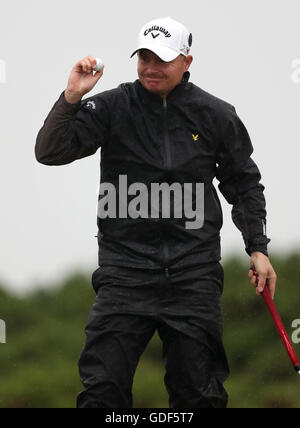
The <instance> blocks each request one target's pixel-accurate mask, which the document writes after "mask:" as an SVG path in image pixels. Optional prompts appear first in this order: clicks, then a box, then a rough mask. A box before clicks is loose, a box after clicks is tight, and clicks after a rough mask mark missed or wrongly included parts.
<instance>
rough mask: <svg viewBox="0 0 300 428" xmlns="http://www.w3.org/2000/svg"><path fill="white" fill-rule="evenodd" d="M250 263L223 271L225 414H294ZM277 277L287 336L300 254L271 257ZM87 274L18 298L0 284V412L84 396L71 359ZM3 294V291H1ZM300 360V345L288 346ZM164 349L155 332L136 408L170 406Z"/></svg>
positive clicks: (299, 390) (138, 379) (281, 356)
mask: <svg viewBox="0 0 300 428" xmlns="http://www.w3.org/2000/svg"><path fill="white" fill-rule="evenodd" d="M248 260H249V259H248V258H247V260H246V259H239V258H235V257H231V258H230V259H228V260H226V261H224V262H223V263H222V264H223V266H224V270H225V288H224V295H223V311H224V322H225V325H224V342H225V347H226V350H227V354H228V360H229V364H230V368H231V376H230V378H229V380H228V381H227V382H226V384H225V386H226V389H227V391H228V393H229V396H230V400H229V407H230V408H300V377H299V376H298V377H297V375H296V374H295V373H294V371H293V368H292V365H291V363H290V361H289V359H288V356H287V354H286V351H285V349H284V347H283V345H282V343H281V341H280V338H279V336H278V334H277V331H276V329H275V327H274V325H273V322H272V320H271V318H270V316H269V313H268V311H267V309H266V307H265V304H264V302H263V299H262V298H260V297H256V295H255V291H254V289H253V288H252V286H251V284H250V283H249V280H248V277H247V274H248V269H249V262H248ZM271 262H272V264H273V266H274V268H275V270H276V272H277V275H278V283H277V286H278V288H277V294H276V300H275V302H276V305H277V308H278V310H279V313H280V314H281V317H282V320H283V323H284V324H285V326H286V329H287V331H288V334H289V335H290V337H291V335H292V333H293V329H292V322H293V320H295V319H299V318H300V307H299V297H298V296H299V292H298V288H299V282H300V278H299V273H300V270H299V266H300V253H294V254H290V255H288V256H286V257H285V258H278V257H273V258H271ZM90 279H91V274H90V275H87V274H84V273H81V272H76V273H74V274H72V275H71V276H70V277H69V278H68V279H67V280H66V281H65V282H64V283H62V284H51V287H50V284H49V289H47V290H46V291H45V290H44V289H43V290H42V289H41V290H39V291H35V292H33V293H31V294H28V295H26V296H24V297H18V296H15V295H13V294H10V293H8V292H7V289H6V287H5V284H0V319H3V320H4V321H5V322H6V326H7V343H6V344H0V379H1V382H0V407H1V408H74V407H75V403H76V396H77V393H78V392H79V391H80V390H82V385H81V383H80V380H79V375H78V370H77V360H78V356H79V354H80V351H81V349H82V346H83V343H84V338H85V336H84V328H85V325H86V322H87V317H88V314H89V311H90V308H91V305H92V304H93V302H94V298H95V294H94V291H93V289H92V286H91V282H90ZM4 290H6V291H4ZM294 346H295V350H296V352H297V353H298V357H300V345H294ZM161 355H162V344H161V341H160V339H159V336H158V334H157V333H156V334H155V335H154V336H153V338H152V340H151V342H150V343H149V345H148V347H147V349H146V351H145V353H144V354H143V356H142V358H141V360H140V363H139V366H138V369H137V372H136V376H135V379H134V387H133V396H134V407H136V408H140V407H143V408H156V407H157V408H168V407H169V404H168V394H167V392H166V389H165V386H164V366H163V362H162V356H161Z"/></svg>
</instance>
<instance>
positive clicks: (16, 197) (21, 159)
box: [0, 0, 300, 292]
mask: <svg viewBox="0 0 300 428" xmlns="http://www.w3.org/2000/svg"><path fill="white" fill-rule="evenodd" d="M0 7H1V13H0V41H1V42H0V64H1V63H2V65H3V64H5V71H6V77H5V80H6V81H5V82H2V83H1V75H0V123H1V125H0V144H1V160H0V162H1V165H0V174H1V177H0V178H1V180H0V190H1V222H0V236H1V247H0V256H1V258H0V260H1V261H0V281H3V282H4V283H5V284H7V285H8V286H9V287H10V289H12V290H13V291H18V292H23V291H26V290H28V289H30V288H33V287H36V286H39V285H46V284H47V282H48V281H49V282H51V281H55V280H56V279H61V278H62V277H64V276H65V275H67V274H68V272H69V271H72V270H73V268H82V269H85V270H86V271H87V272H90V273H92V271H93V270H94V269H96V267H97V251H98V248H97V240H96V238H94V236H95V235H96V233H97V225H96V215H97V194H98V190H99V172H100V171H99V159H100V152H99V151H98V152H97V154H96V155H94V156H92V157H90V158H86V159H83V160H81V161H77V162H75V163H73V164H71V165H67V166H62V167H46V166H42V165H40V164H38V163H37V162H36V161H35V158H34V144H35V139H36V135H37V132H38V131H39V129H40V127H41V126H42V124H43V121H44V119H45V118H46V116H47V114H48V112H49V111H50V109H51V108H52V106H53V104H54V102H55V101H56V100H57V98H58V97H59V95H60V94H61V92H62V91H63V90H64V89H65V87H66V83H67V80H68V77H69V74H70V72H71V69H72V67H73V65H74V64H75V62H77V61H78V60H79V59H81V58H83V57H85V56H86V55H93V56H96V57H100V58H102V59H103V61H104V63H105V73H104V77H103V79H102V80H100V82H99V83H98V85H97V86H96V88H95V89H94V91H93V92H92V94H93V93H97V92H102V91H103V90H106V89H111V88H113V87H115V86H117V85H119V84H120V83H122V82H124V81H133V80H135V79H136V78H137V73H136V59H130V58H129V57H130V54H131V52H132V50H133V49H134V48H135V46H136V40H137V35H138V31H139V30H140V28H141V27H142V25H143V24H145V23H146V22H147V21H150V20H152V19H154V18H158V17H165V16H171V17H172V18H174V19H177V20H179V21H181V22H182V23H184V24H185V25H186V26H187V27H188V28H189V30H190V31H191V32H192V33H193V36H194V43H193V49H192V54H193V56H194V63H193V64H192V67H191V70H190V71H191V81H192V82H193V83H195V84H197V85H198V86H200V87H202V88H203V89H205V90H206V91H208V92H211V93H212V94H214V95H216V96H218V97H220V98H222V99H224V100H226V101H228V102H230V103H232V104H233V105H234V106H235V107H236V110H237V112H238V114H239V116H240V117H241V119H242V120H243V122H244V123H245V125H246V127H247V129H248V131H249V134H250V136H251V139H252V142H253V145H254V149H255V152H254V156H253V158H254V160H255V161H256V162H257V164H258V166H259V167H260V170H261V173H262V176H263V179H262V183H263V184H264V185H265V186H266V192H265V196H266V199H267V208H268V234H269V236H270V238H271V239H272V243H271V244H270V253H271V255H272V254H275V253H277V252H282V253H283V254H286V253H287V251H289V250H291V249H293V248H300V234H299V230H298V216H299V208H300V195H299V192H298V187H297V185H298V183H299V178H300V168H299V166H298V163H299V161H298V157H299V136H300V120H299V111H300V82H299V83H297V81H299V80H300V72H299V73H298V76H299V79H294V80H293V79H292V73H293V68H292V62H293V61H294V60H296V59H300V44H299V40H300V25H299V16H300V2H299V0H288V1H283V0H264V1H261V0H243V1H241V0H226V1H224V0H200V1H190V2H188V3H185V2H182V1H179V0H172V1H170V0H165V1H164V2H162V1H161V0H159V1H158V0H151V2H141V1H138V0H131V1H130V2H124V1H121V0H119V1H116V0H111V1H108V2H103V1H99V0H98V1H95V0H90V1H89V2H86V3H83V2H82V1H78V0H72V1H71V0H63V1H62V0H60V1H58V0H51V1H49V0H47V1H46V0H45V1H37V0H26V1H21V0H18V1H17V0H9V1H8V0H1V4H0ZM299 68H300V67H299ZM0 70H1V68H0ZM294 71H295V70H294ZM296 72H297V70H296ZM0 73H1V72H0ZM2 74H3V71H2ZM2 77H3V76H2ZM2 80H3V79H2ZM216 184H217V183H216ZM220 199H221V203H222V206H223V208H224V227H223V229H222V247H223V257H224V258H226V256H228V255H229V254H231V252H233V251H236V252H238V253H240V254H241V255H242V256H243V257H247V255H246V254H245V252H244V244H243V241H242V238H241V235H240V232H239V231H238V230H237V229H236V228H235V226H234V225H233V223H232V221H231V217H230V210H231V207H230V206H228V204H227V203H226V202H225V201H224V198H223V197H222V196H221V195H220Z"/></svg>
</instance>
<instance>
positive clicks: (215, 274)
mask: <svg viewBox="0 0 300 428" xmlns="http://www.w3.org/2000/svg"><path fill="white" fill-rule="evenodd" d="M223 279H224V273H223V268H222V266H221V265H220V264H219V263H208V264H206V265H203V266H202V267H201V268H199V269H189V270H181V269H170V270H169V272H168V275H166V274H164V273H162V272H161V271H157V272H153V271H149V270H142V269H140V270H132V269H126V268H117V269H116V268H113V267H109V268H107V267H101V268H99V269H97V271H95V272H94V274H93V278H92V282H93V286H94V288H95V290H97V297H96V301H95V303H94V305H93V307H92V310H91V313H90V316H89V320H88V325H87V327H86V343H85V346H84V348H83V351H82V353H81V356H80V359H79V371H80V378H81V380H82V382H83V384H84V386H85V389H84V391H82V392H81V393H80V394H79V395H78V400H77V405H78V407H79V408H131V407H133V404H134V403H133V399H132V384H133V380H134V375H135V371H136V367H137V365H138V362H139V360H140V357H141V355H142V354H143V352H144V350H145V349H146V347H147V344H148V343H149V341H150V340H151V338H152V337H153V335H154V333H155V332H156V330H157V331H158V333H159V336H160V338H161V340H162V349H163V355H162V358H163V361H164V365H165V368H166V375H165V385H166V389H167V391H168V393H169V404H170V407H171V408H188V407H190V408H209V407H213V408H222V407H226V406H227V400H228V396H227V393H226V391H225V389H224V386H223V383H224V381H225V380H226V378H227V377H228V374H229V368H228V363H227V358H226V354H225V351H224V346H223V343H222V331H223V330H222V326H223V320H222V309H221V295H222V290H223Z"/></svg>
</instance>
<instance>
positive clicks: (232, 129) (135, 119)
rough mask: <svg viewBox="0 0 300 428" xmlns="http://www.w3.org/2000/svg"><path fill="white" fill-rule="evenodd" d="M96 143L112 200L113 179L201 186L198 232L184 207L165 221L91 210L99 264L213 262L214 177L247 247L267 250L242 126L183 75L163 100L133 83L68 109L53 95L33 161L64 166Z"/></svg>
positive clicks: (258, 188) (255, 172) (216, 238)
mask: <svg viewBox="0 0 300 428" xmlns="http://www.w3.org/2000/svg"><path fill="white" fill-rule="evenodd" d="M99 148H101V179H100V182H101V183H102V185H103V183H111V184H112V185H113V186H114V188H115V189H116V193H117V198H118V195H119V194H120V188H119V178H120V176H121V175H126V176H127V181H128V187H129V186H130V185H131V184H134V183H143V184H145V186H146V187H147V189H150V187H151V184H152V183H158V184H162V183H168V184H170V185H171V184H172V183H179V184H180V185H181V186H184V184H185V183H192V184H193V202H195V200H196V194H195V186H196V183H203V184H204V189H205V195H204V225H203V227H200V228H198V229H189V230H188V229H187V228H186V222H187V221H190V219H187V218H186V216H185V213H183V216H182V218H174V217H173V218H172V215H171V218H170V219H164V218H162V213H161V211H160V213H159V214H160V215H159V218H158V219H156V218H151V215H149V218H136V219H133V218H130V216H128V218H121V217H120V216H117V218H100V216H98V219H97V225H98V245H99V266H104V265H106V266H109V265H114V266H124V267H133V268H141V269H153V270H155V269H157V268H165V267H174V266H178V267H180V268H183V269H184V268H189V267H197V266H199V265H200V264H202V263H207V262H216V261H219V260H220V259H221V252H220V230H221V228H222V225H223V216H222V209H221V204H220V201H219V198H218V194H217V192H216V189H215V187H214V185H213V180H214V178H217V180H218V181H219V189H220V191H221V193H222V194H223V195H224V197H225V198H226V200H227V201H228V202H229V203H230V204H232V206H233V209H232V217H233V221H234V223H235V224H236V226H237V227H238V228H239V230H241V232H242V236H243V239H244V241H245V249H246V251H247V253H248V254H251V253H252V252H253V251H261V252H264V253H265V254H268V253H267V244H268V242H269V239H268V238H267V236H266V231H265V225H266V204H265V198H264V193H263V192H264V186H263V185H262V184H261V183H260V180H261V175H260V172H259V169H258V167H257V165H256V164H255V162H254V161H253V159H252V158H251V155H252V152H253V147H252V143H251V140H250V137H249V135H248V132H247V130H246V128H245V126H244V124H243V123H242V121H241V120H240V118H239V117H238V115H237V113H236V111H235V108H234V107H233V106H232V105H231V104H229V103H227V102H225V101H223V100H221V99H219V98H217V97H215V96H213V95H211V94H209V93H207V92H206V91H204V90H202V89H201V88H199V87H197V86H196V85H194V84H193V83H190V82H189V73H186V74H185V75H184V77H183V80H182V82H181V84H179V85H178V86H177V87H176V88H175V89H174V90H173V91H172V92H171V93H170V94H169V96H168V97H167V100H166V102H163V100H162V99H161V98H160V97H159V96H157V95H155V94H153V93H150V92H148V91H147V90H146V89H145V88H144V87H143V86H142V84H141V82H140V81H139V80H136V81H135V82H133V83H125V84H122V85H120V86H119V87H118V88H116V89H113V90H110V91H105V92H103V93H101V94H98V95H95V96H93V97H90V98H87V99H86V100H84V101H82V102H79V103H77V104H75V105H72V104H69V103H67V101H66V100H65V98H64V94H62V95H61V97H60V99H59V100H58V102H57V103H56V104H55V106H54V108H53V109H52V111H51V112H50V114H49V115H48V117H47V119H46V121H45V123H44V126H43V127H42V129H41V130H40V132H39V134H38V137H37V142H36V147H35V154H36V158H37V160H38V161H39V162H41V163H43V164H45V165H57V166H59V165H65V164H68V163H71V162H73V161H74V160H76V159H81V158H83V157H86V156H91V155H92V154H94V153H96V151H97V150H98V149H99ZM149 194H150V192H149ZM99 199H101V200H102V197H101V198H99ZM132 199H133V196H130V197H129V198H128V203H129V202H130V200H132ZM118 201H119V200H118ZM118 201H117V202H118ZM117 206H118V203H117ZM171 214H172V213H171Z"/></svg>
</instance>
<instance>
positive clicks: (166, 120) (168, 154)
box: [163, 98, 172, 169]
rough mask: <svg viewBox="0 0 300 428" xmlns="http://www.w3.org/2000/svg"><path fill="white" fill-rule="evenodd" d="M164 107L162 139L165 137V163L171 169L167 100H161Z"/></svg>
mask: <svg viewBox="0 0 300 428" xmlns="http://www.w3.org/2000/svg"><path fill="white" fill-rule="evenodd" d="M163 106H164V137H165V148H166V162H167V168H168V169H171V166H172V160H171V147H170V137H169V131H168V103H167V99H166V98H164V99H163Z"/></svg>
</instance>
